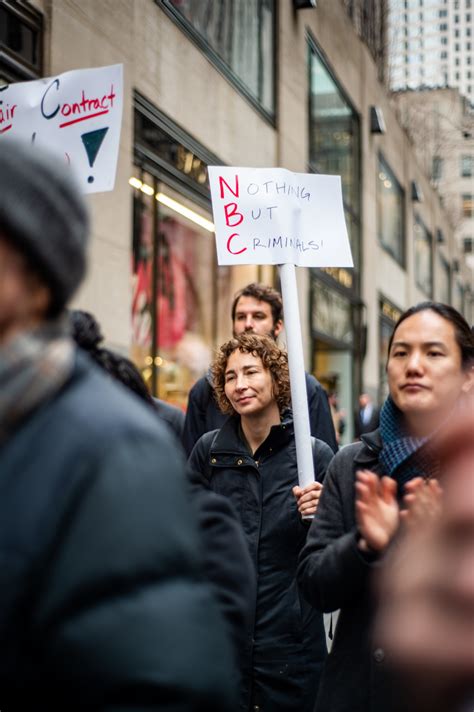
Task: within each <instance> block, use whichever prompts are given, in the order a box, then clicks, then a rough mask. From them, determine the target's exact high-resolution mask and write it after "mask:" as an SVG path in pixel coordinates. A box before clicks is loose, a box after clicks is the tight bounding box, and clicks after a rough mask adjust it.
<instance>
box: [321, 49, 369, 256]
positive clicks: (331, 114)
mask: <svg viewBox="0 0 474 712" xmlns="http://www.w3.org/2000/svg"><path fill="white" fill-rule="evenodd" d="M309 53H310V61H309V67H310V80H309V86H310V96H309V165H310V169H311V170H312V171H315V172H316V173H327V174H336V175H340V176H341V180H342V192H343V199H344V208H345V212H346V224H347V227H348V230H349V237H350V240H351V249H352V256H353V258H354V266H355V268H356V270H357V269H358V265H359V233H360V227H359V226H360V157H359V153H360V122H359V117H358V115H357V113H356V111H355V110H354V109H353V107H352V106H351V104H350V103H349V101H348V100H347V98H346V97H345V96H344V94H343V92H342V90H341V89H340V87H339V86H338V84H337V82H336V80H335V79H334V78H333V76H332V75H331V73H330V72H329V69H328V68H327V66H326V65H325V63H324V62H323V60H322V58H321V56H320V54H319V52H318V51H317V49H316V47H315V45H314V43H313V42H312V41H310V45H309Z"/></svg>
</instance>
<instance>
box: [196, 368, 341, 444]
mask: <svg viewBox="0 0 474 712" xmlns="http://www.w3.org/2000/svg"><path fill="white" fill-rule="evenodd" d="M305 376H306V392H307V395H308V410H309V427H310V431H311V435H312V436H313V437H315V438H318V439H319V440H322V441H323V442H325V443H327V444H328V445H329V447H330V448H331V450H332V451H333V452H337V441H336V434H335V432H334V424H333V422H332V416H331V410H330V408H329V403H328V397H327V395H326V391H325V390H324V388H323V387H322V386H321V384H320V383H319V381H317V380H316V379H315V377H314V376H311V375H310V374H309V373H306V374H305ZM209 378H210V376H209V374H208V375H207V376H203V377H202V378H200V379H199V380H198V381H196V383H195V384H194V386H193V387H192V388H191V390H190V392H189V399H188V408H187V410H186V419H185V421H184V431H183V445H184V449H185V450H186V453H187V454H188V455H189V454H190V453H191V451H192V449H193V447H194V445H195V444H196V443H197V441H198V440H199V438H200V437H201V435H204V433H208V432H209V431H210V430H216V429H217V428H222V426H223V425H224V422H225V419H226V417H227V416H225V415H224V414H223V413H221V411H220V410H219V408H218V405H217V402H216V399H215V398H214V391H213V388H212V386H211V383H210V381H209Z"/></svg>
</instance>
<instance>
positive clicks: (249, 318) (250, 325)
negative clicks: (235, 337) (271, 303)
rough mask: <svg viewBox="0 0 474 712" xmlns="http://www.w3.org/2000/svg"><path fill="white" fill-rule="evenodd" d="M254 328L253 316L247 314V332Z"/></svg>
mask: <svg viewBox="0 0 474 712" xmlns="http://www.w3.org/2000/svg"><path fill="white" fill-rule="evenodd" d="M253 327H254V323H253V317H252V315H251V314H247V316H246V318H245V331H252V330H253Z"/></svg>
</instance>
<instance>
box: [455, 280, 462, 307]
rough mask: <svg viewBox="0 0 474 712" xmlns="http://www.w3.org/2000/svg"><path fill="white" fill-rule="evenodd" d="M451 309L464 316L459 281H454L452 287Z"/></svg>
mask: <svg viewBox="0 0 474 712" xmlns="http://www.w3.org/2000/svg"><path fill="white" fill-rule="evenodd" d="M453 307H454V308H455V309H457V310H458V312H459V313H460V314H464V289H463V286H462V284H461V282H459V280H456V283H455V285H454V294H453Z"/></svg>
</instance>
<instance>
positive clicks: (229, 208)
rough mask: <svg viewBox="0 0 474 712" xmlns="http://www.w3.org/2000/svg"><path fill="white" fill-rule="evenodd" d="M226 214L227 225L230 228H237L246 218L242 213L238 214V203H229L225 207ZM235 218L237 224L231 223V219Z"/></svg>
mask: <svg viewBox="0 0 474 712" xmlns="http://www.w3.org/2000/svg"><path fill="white" fill-rule="evenodd" d="M224 212H225V224H226V225H227V226H228V227H237V225H240V223H241V222H242V221H243V219H244V216H243V215H242V213H239V212H237V203H227V205H224ZM233 217H235V220H236V222H233V223H232V222H230V218H233Z"/></svg>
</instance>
